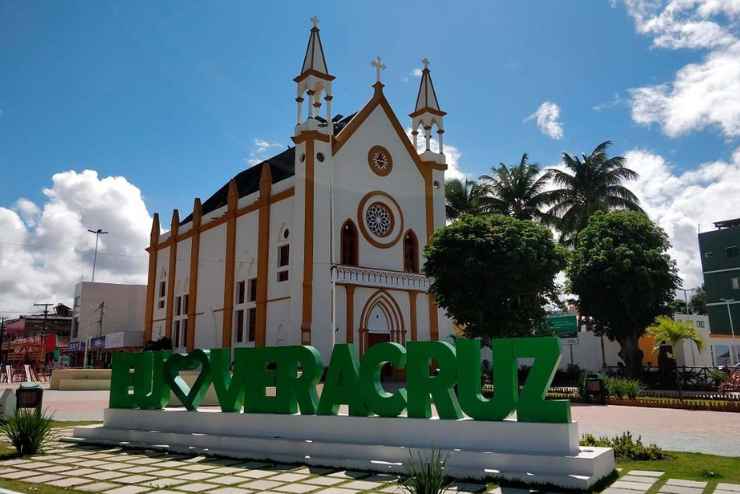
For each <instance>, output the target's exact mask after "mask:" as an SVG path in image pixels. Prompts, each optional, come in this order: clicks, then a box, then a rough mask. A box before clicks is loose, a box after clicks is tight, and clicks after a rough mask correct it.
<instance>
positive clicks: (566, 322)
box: [547, 314, 578, 338]
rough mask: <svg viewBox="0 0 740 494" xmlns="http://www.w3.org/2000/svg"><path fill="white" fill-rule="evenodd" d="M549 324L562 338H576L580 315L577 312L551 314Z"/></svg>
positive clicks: (548, 319) (548, 318) (548, 317)
mask: <svg viewBox="0 0 740 494" xmlns="http://www.w3.org/2000/svg"><path fill="white" fill-rule="evenodd" d="M547 324H548V326H549V327H550V329H552V330H553V331H554V332H555V334H556V335H558V336H559V337H561V338H575V337H576V336H577V335H578V316H576V315H575V314H552V315H549V316H547Z"/></svg>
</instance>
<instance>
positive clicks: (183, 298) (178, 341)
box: [172, 294, 188, 351]
mask: <svg viewBox="0 0 740 494" xmlns="http://www.w3.org/2000/svg"><path fill="white" fill-rule="evenodd" d="M174 302H175V313H174V316H173V318H172V319H173V321H172V347H173V348H174V349H175V350H176V351H185V350H186V348H187V345H188V295H187V294H183V295H178V296H176V297H175V300H174Z"/></svg>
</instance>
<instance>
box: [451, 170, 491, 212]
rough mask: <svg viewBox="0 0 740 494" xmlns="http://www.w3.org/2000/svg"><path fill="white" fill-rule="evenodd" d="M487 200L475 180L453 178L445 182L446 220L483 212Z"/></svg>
mask: <svg viewBox="0 0 740 494" xmlns="http://www.w3.org/2000/svg"><path fill="white" fill-rule="evenodd" d="M487 201H488V199H487V198H486V196H485V194H484V191H483V189H482V188H481V186H480V185H479V184H478V183H477V182H476V181H475V180H468V179H465V180H464V181H463V180H460V179H457V178H454V179H452V180H448V181H446V182H445V212H446V214H447V219H448V220H454V219H457V218H459V217H460V216H462V215H464V214H477V213H481V212H483V210H484V209H485V204H486V202H487Z"/></svg>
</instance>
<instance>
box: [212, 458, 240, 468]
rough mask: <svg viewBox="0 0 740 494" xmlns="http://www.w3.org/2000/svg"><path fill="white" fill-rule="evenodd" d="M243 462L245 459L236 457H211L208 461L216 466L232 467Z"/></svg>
mask: <svg viewBox="0 0 740 494" xmlns="http://www.w3.org/2000/svg"><path fill="white" fill-rule="evenodd" d="M243 462H244V460H237V459H235V458H218V459H215V460H214V459H211V460H210V461H209V462H208V463H209V464H211V465H216V466H222V467H230V466H233V465H238V464H240V463H243Z"/></svg>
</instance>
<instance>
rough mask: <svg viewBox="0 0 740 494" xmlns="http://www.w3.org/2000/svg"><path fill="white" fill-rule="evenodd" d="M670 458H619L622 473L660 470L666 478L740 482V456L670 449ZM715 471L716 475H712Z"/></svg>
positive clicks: (618, 463) (618, 465)
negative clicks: (640, 459) (645, 459)
mask: <svg viewBox="0 0 740 494" xmlns="http://www.w3.org/2000/svg"><path fill="white" fill-rule="evenodd" d="M667 453H668V455H669V458H667V459H664V460H652V461H631V460H619V461H617V467H620V468H622V472H621V473H626V472H627V471H628V470H660V471H662V472H665V473H666V474H665V475H664V476H663V478H664V479H667V478H672V479H685V480H709V481H712V480H714V481H718V482H729V483H731V484H740V457H729V456H715V455H705V454H702V453H679V452H676V451H668V452H667ZM710 472H713V473H714V474H715V476H714V477H713V476H710V475H709V473H710Z"/></svg>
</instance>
